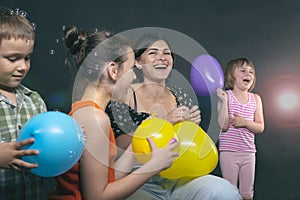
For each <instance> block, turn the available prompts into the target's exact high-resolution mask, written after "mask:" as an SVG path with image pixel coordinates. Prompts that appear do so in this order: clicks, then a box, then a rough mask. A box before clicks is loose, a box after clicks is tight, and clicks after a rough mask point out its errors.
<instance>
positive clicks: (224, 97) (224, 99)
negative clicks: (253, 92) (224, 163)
mask: <svg viewBox="0 0 300 200" xmlns="http://www.w3.org/2000/svg"><path fill="white" fill-rule="evenodd" d="M217 96H218V97H219V99H220V100H221V101H222V102H223V103H227V101H228V96H227V93H226V92H225V91H224V90H223V89H222V88H218V89H217Z"/></svg>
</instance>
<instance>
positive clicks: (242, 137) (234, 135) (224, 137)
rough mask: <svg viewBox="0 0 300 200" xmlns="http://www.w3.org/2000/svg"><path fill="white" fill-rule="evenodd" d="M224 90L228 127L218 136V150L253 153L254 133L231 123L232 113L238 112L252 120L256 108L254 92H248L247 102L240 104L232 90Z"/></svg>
mask: <svg viewBox="0 0 300 200" xmlns="http://www.w3.org/2000/svg"><path fill="white" fill-rule="evenodd" d="M226 92H227V94H228V115H229V128H228V130H227V131H226V132H221V134H220V136H219V151H232V152H250V153H255V152H256V147H255V141H254V136H255V135H254V133H252V132H251V131H249V130H248V129H247V128H235V127H234V126H233V124H232V118H233V117H234V115H233V114H238V115H240V116H241V117H243V118H244V119H247V120H251V121H254V113H255V110H256V102H255V98H254V94H253V93H249V100H248V102H247V103H246V104H241V103H240V102H238V101H237V99H236V98H235V96H234V95H233V93H232V90H227V91H226Z"/></svg>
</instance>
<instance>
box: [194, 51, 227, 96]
mask: <svg viewBox="0 0 300 200" xmlns="http://www.w3.org/2000/svg"><path fill="white" fill-rule="evenodd" d="M190 82H191V85H192V87H193V89H194V91H195V93H196V94H198V95H200V96H210V95H211V94H214V93H215V92H216V90H217V89H218V88H223V86H224V73H223V70H222V67H221V65H220V64H219V62H218V61H217V59H215V58H214V57H213V56H211V55H209V54H201V55H200V56H198V57H196V58H195V59H194V61H193V62H192V67H191V71H190Z"/></svg>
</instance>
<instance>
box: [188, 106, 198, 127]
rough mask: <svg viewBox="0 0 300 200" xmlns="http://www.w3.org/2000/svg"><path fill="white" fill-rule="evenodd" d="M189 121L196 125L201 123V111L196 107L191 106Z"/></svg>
mask: <svg viewBox="0 0 300 200" xmlns="http://www.w3.org/2000/svg"><path fill="white" fill-rule="evenodd" d="M189 120H190V121H191V122H195V123H196V124H199V123H200V122H201V111H200V110H199V108H198V106H193V107H192V108H191V109H190V114H189Z"/></svg>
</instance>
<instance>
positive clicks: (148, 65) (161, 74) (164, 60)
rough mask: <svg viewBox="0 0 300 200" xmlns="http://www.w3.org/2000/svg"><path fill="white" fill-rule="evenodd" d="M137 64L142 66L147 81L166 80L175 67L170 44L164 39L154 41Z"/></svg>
mask: <svg viewBox="0 0 300 200" xmlns="http://www.w3.org/2000/svg"><path fill="white" fill-rule="evenodd" d="M136 66H137V67H139V68H142V70H143V74H144V80H145V81H148V82H157V83H161V82H162V81H165V80H166V79H167V78H168V76H169V74H170V72H171V70H172V67H173V57H172V53H171V50H170V47H169V45H168V44H167V43H166V42H165V41H163V40H158V41H156V42H154V43H153V44H152V45H151V46H150V47H149V48H147V50H146V51H145V52H144V53H143V54H142V55H141V56H140V59H139V60H137V61H136Z"/></svg>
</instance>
